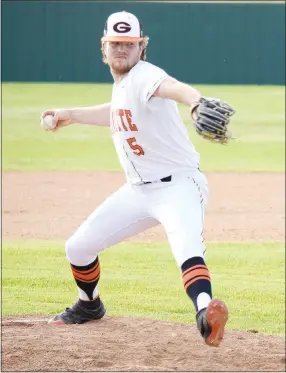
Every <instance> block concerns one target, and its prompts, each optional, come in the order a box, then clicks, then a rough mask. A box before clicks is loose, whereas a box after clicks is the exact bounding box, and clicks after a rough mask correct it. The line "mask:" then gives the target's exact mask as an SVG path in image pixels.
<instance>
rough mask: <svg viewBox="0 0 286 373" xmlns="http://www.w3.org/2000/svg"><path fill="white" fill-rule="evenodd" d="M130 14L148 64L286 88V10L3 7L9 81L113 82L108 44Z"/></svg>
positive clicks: (187, 76)
mask: <svg viewBox="0 0 286 373" xmlns="http://www.w3.org/2000/svg"><path fill="white" fill-rule="evenodd" d="M121 10H126V11H130V12H133V13H135V15H137V17H138V18H139V19H140V20H141V22H142V24H143V27H144V30H145V33H146V34H147V35H149V36H150V44H149V47H148V59H149V61H150V62H152V63H154V64H157V65H159V66H161V67H162V68H164V69H165V70H166V71H167V72H168V73H169V74H170V75H173V76H174V77H176V78H177V79H180V80H183V81H186V82H189V83H211V84H284V81H285V73H284V70H285V13H284V12H285V6H284V5H283V4H253V3H249V4H245V3H241V4H239V3H237V4H221V3H208V4H207V3H200V4H199V3H176V4H174V3H126V2H116V3H115V2H113V3H107V2H105V3H104V2H83V1H81V2H67V1H66V2H56V1H53V2H52V1H50V2H49V1H41V2H36V1H30V2H29V1H26V2H25V1H2V80H3V81H65V82H111V76H110V73H109V69H108V67H106V66H105V65H104V64H103V63H102V62H101V52H100V38H101V35H102V29H103V26H104V23H105V21H106V18H107V17H108V15H109V14H110V13H113V12H116V11H121Z"/></svg>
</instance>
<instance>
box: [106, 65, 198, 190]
mask: <svg viewBox="0 0 286 373" xmlns="http://www.w3.org/2000/svg"><path fill="white" fill-rule="evenodd" d="M167 77H168V74H167V73H166V72H165V71H164V70H162V69H160V68H159V67H157V66H155V65H153V64H151V63H148V62H143V61H139V62H138V63H137V64H136V65H135V66H134V67H133V68H132V69H131V70H130V71H129V73H128V74H126V75H125V76H124V78H123V79H122V80H121V81H120V83H119V84H116V83H114V85H113V91H112V100H111V121H110V123H111V130H112V135H113V141H114V144H115V149H116V152H117V154H118V157H119V160H120V163H121V165H122V168H123V169H124V171H125V174H126V177H127V180H128V181H129V182H130V183H131V184H142V183H144V182H148V181H157V180H159V179H161V178H164V177H167V176H169V175H174V174H176V173H179V172H184V171H189V170H195V169H198V167H199V154H198V153H197V152H196V151H195V148H194V146H193V144H192V143H191V142H190V139H189V136H188V132H187V129H186V127H185V124H184V122H183V121H182V119H181V117H180V114H179V110H178V107H177V104H176V102H175V101H173V100H169V99H162V98H159V97H152V94H153V93H154V92H155V90H156V89H157V88H158V86H159V85H160V83H161V82H162V81H163V80H164V79H166V78H167Z"/></svg>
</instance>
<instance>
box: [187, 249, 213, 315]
mask: <svg viewBox="0 0 286 373" xmlns="http://www.w3.org/2000/svg"><path fill="white" fill-rule="evenodd" d="M181 268H182V273H183V284H184V288H185V290H186V292H187V294H188V296H189V297H190V298H191V299H192V301H193V303H194V306H195V309H196V311H198V304H197V298H198V295H199V294H200V293H207V294H209V296H210V298H212V288H211V277H210V273H209V270H208V268H207V266H206V264H205V262H204V260H203V258H201V257H198V256H196V257H193V258H190V259H188V260H186V261H185V262H184V263H183V265H182V267H181Z"/></svg>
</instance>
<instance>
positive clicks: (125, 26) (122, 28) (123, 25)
mask: <svg viewBox="0 0 286 373" xmlns="http://www.w3.org/2000/svg"><path fill="white" fill-rule="evenodd" d="M113 30H114V31H116V32H119V33H124V32H128V31H130V30H131V26H130V25H129V23H127V22H117V23H115V25H114V26H113Z"/></svg>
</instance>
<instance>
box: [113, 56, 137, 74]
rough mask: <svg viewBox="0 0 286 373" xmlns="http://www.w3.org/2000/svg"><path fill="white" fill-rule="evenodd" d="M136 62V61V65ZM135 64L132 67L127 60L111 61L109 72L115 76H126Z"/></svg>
mask: <svg viewBox="0 0 286 373" xmlns="http://www.w3.org/2000/svg"><path fill="white" fill-rule="evenodd" d="M137 62H138V61H136V63H137ZM136 63H134V64H133V65H132V64H130V63H129V62H128V61H127V60H125V59H115V61H113V62H112V63H111V64H110V67H111V70H112V71H113V72H114V73H115V74H117V75H123V74H126V73H128V72H129V71H130V70H131V69H132V67H133V66H134V65H136Z"/></svg>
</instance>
